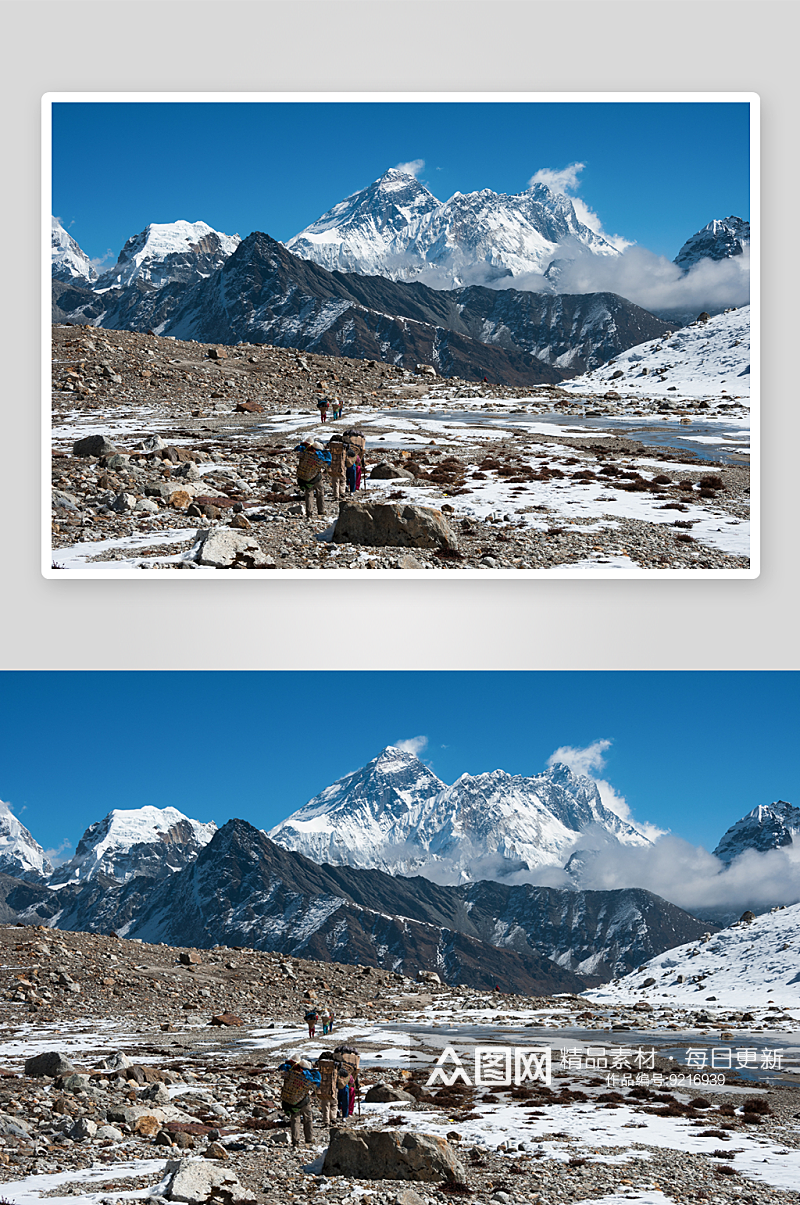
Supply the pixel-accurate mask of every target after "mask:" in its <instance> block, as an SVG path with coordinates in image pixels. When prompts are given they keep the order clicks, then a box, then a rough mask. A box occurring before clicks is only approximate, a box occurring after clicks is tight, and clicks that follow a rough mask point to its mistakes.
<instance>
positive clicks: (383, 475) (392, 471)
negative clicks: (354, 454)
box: [369, 460, 416, 481]
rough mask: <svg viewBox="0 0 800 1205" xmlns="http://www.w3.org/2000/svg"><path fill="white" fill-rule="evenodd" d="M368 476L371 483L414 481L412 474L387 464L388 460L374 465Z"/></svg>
mask: <svg viewBox="0 0 800 1205" xmlns="http://www.w3.org/2000/svg"><path fill="white" fill-rule="evenodd" d="M369 476H370V480H371V481H416V477H415V476H414V474H413V473H409V472H408V470H407V469H398V467H397V465H394V464H389V462H388V460H382V461H381V462H380V464H376V465H375V468H374V469H373V470H372V472H371V473H370V475H369Z"/></svg>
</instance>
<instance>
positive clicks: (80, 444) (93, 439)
mask: <svg viewBox="0 0 800 1205" xmlns="http://www.w3.org/2000/svg"><path fill="white" fill-rule="evenodd" d="M117 450H118V449H117V447H116V445H115V444H113V443H112V442H111V440H110V439H106V437H105V435H85V436H84V437H83V439H76V440H75V443H74V444H73V445H72V455H73V456H113V455H114V454H115V453H116V452H117Z"/></svg>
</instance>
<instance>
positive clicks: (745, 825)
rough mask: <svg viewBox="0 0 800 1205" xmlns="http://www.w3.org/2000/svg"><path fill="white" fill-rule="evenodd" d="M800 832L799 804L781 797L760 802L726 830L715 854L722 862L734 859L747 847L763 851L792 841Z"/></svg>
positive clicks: (789, 843)
mask: <svg viewBox="0 0 800 1205" xmlns="http://www.w3.org/2000/svg"><path fill="white" fill-rule="evenodd" d="M798 835H800V808H797V807H794V805H793V804H791V803H786V801H785V800H783V799H779V800H777V802H775V803H771V804H760V805H759V806H758V807H755V808H753V810H752V812H748V813H747V815H746V816H743V817H742V819H741V820H737V821H736V823H735V824H732V825H731V827H730V828H729V829H728V830H727V832H725V833H724V834H723V836H722V837H721V839H720V842H719V844H718V846H717V848H716V849H715V850H714V855H715V857H717V858H720V859H721V860H722V861H723V862H732V861H733V859H734V858H735V857H737V856H738V855H739V854H741V853H744V851H745V850H747V849H756V850H759V851H761V852H763V851H764V850H767V849H777V848H779V847H780V846H783V845H791V844H792V842H793V841H794V840H795V838H796V837H797V836H798Z"/></svg>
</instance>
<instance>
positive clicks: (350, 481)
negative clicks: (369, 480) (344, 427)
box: [342, 427, 367, 494]
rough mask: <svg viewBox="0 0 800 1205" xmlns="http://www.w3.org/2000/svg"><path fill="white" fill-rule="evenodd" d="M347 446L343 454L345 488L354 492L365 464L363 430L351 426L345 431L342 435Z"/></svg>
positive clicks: (365, 442) (359, 482)
mask: <svg viewBox="0 0 800 1205" xmlns="http://www.w3.org/2000/svg"><path fill="white" fill-rule="evenodd" d="M342 439H343V440H344V442H345V444H346V446H347V452H346V455H345V462H344V463H345V476H346V478H347V488H348V490H349V492H350V493H351V494H354V493H355V492H356V490H357V489H358V488H359V486H360V485H361V476H362V472H363V469H364V467H365V465H366V454H365V449H366V445H367V441H366V438H365V436H364V432H363V431H359V430H357V428H355V427H351V428H350V430H349V431H345V432H344V433H343V435H342Z"/></svg>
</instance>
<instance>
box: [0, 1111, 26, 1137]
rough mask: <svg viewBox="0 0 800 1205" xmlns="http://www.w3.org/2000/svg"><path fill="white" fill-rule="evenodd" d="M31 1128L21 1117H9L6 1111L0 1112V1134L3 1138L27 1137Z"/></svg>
mask: <svg viewBox="0 0 800 1205" xmlns="http://www.w3.org/2000/svg"><path fill="white" fill-rule="evenodd" d="M31 1128H32V1127H31V1126H30V1125H29V1123H28V1122H27V1121H23V1120H22V1118H21V1117H9V1115H8V1113H0V1134H1V1135H2V1136H3V1137H4V1138H27V1137H28V1132H29V1131H30V1129H31Z"/></svg>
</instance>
